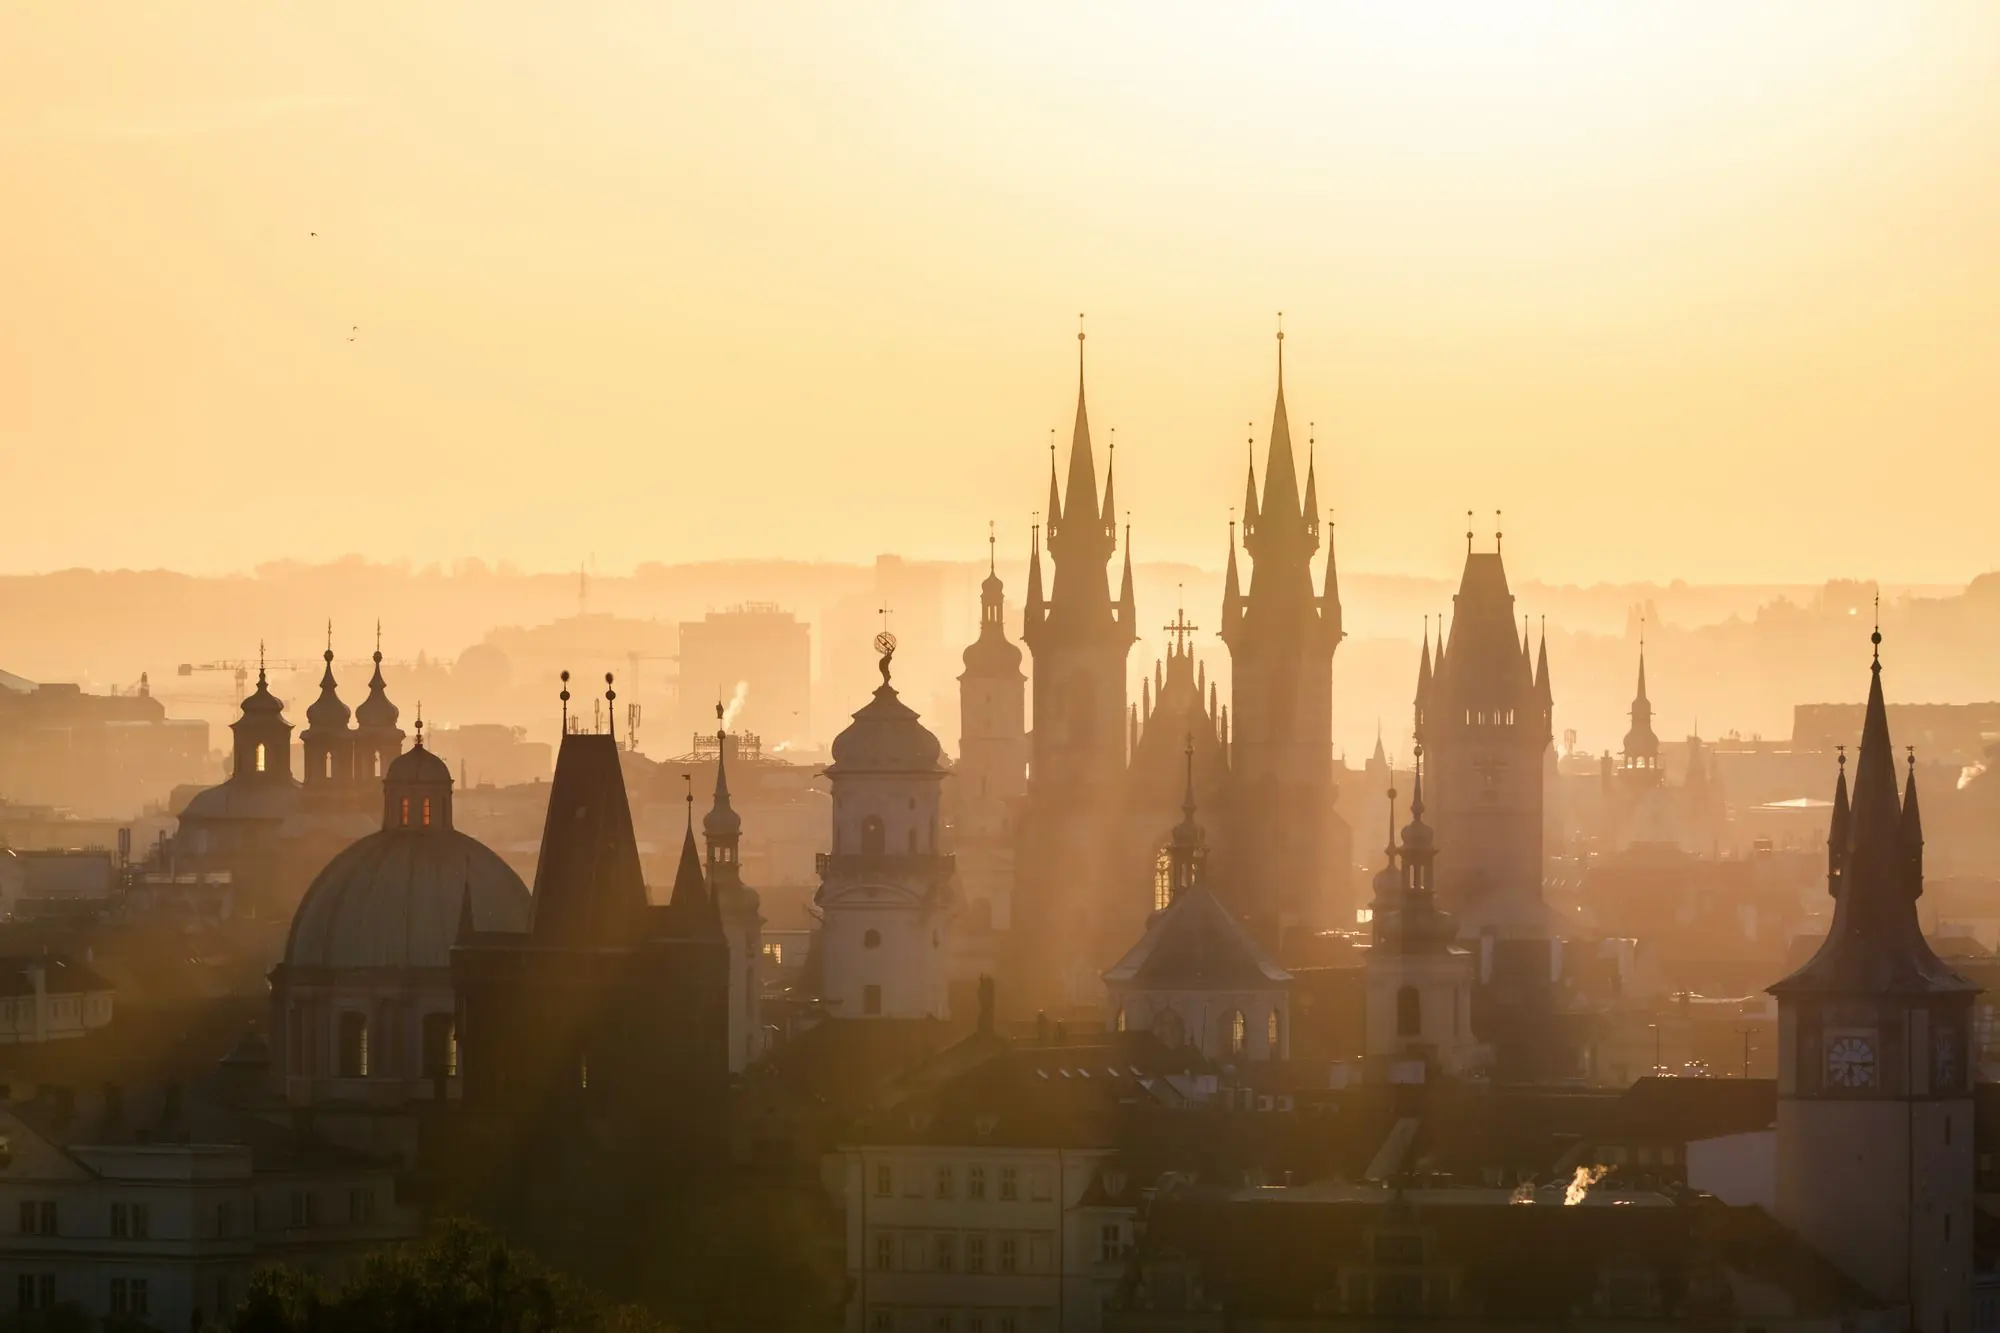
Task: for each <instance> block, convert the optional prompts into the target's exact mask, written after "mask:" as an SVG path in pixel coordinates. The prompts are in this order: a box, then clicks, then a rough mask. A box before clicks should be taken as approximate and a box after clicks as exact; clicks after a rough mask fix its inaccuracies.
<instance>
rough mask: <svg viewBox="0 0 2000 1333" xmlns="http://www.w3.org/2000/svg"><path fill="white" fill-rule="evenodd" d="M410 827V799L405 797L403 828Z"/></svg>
mask: <svg viewBox="0 0 2000 1333" xmlns="http://www.w3.org/2000/svg"><path fill="white" fill-rule="evenodd" d="M409 826H410V798H409V797H407V796H405V797H404V798H403V827H404V828H408V827H409Z"/></svg>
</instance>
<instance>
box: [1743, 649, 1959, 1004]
mask: <svg viewBox="0 0 2000 1333" xmlns="http://www.w3.org/2000/svg"><path fill="white" fill-rule="evenodd" d="M1881 641H1882V636H1881V633H1880V631H1877V632H1876V634H1875V642H1876V644H1877V645H1878V649H1877V653H1878V655H1877V657H1876V659H1875V661H1874V663H1873V665H1872V666H1871V667H1870V668H1869V682H1868V708H1867V712H1866V714H1865V716H1864V718H1863V721H1862V726H1861V753H1860V755H1859V756H1858V758H1857V760H1856V763H1855V773H1854V803H1853V807H1852V809H1851V811H1850V812H1849V814H1848V834H1847V845H1846V847H1845V848H1844V849H1842V848H1839V847H1835V848H1832V849H1830V853H1829V855H1830V859H1831V860H1833V861H1834V863H1835V865H1834V869H1835V870H1836V871H1837V875H1836V876H1830V878H1837V881H1838V885H1839V892H1838V895H1837V896H1836V898H1835V900H1834V909H1833V928H1832V930H1831V931H1829V932H1828V934H1827V938H1826V942H1825V943H1824V944H1822V945H1821V946H1820V949H1819V952H1818V953H1816V954H1814V955H1813V957H1812V959H1811V961H1809V962H1808V963H1807V964H1806V965H1805V966H1804V967H1802V968H1800V969H1799V970H1798V971H1796V972H1794V973H1792V974H1791V975H1790V976H1788V977H1786V978H1785V979H1784V980H1783V981H1780V982H1778V983H1777V984H1776V985H1774V986H1772V987H1771V988H1770V991H1771V993H1772V994H1773V995H1796V994H1802V993H1818V994H1834V995H1884V994H1902V995H1912V994H1914V995H1935V994H1964V993H1967V992H1974V991H1977V990H1978V989H1979V987H1978V986H1976V985H1974V984H1973V983H1972V982H1970V981H1967V980H1966V979H1965V978H1964V977H1961V976H1960V975H1958V973H1956V972H1954V971H1952V970H1951V968H1950V967H1948V966H1946V965H1945V963H1944V962H1943V961H1942V960H1941V959H1939V958H1938V956H1937V954H1935V953H1934V952H1932V950H1931V946H1930V944H1929V942H1928V941H1926V940H1925V939H1924V932H1923V928H1922V926H1921V925H1920V924H1919V922H1918V919H1917V898H1918V896H1919V895H1920V894H1922V893H1923V859H1922V857H1923V852H1922V847H1923V843H1922V834H1921V831H1920V830H1918V829H1916V827H1915V821H1914V820H1911V821H1910V822H1909V823H1908V824H1907V825H1906V823H1905V820H1904V813H1903V802H1900V801H1898V799H1897V796H1896V759H1895V754H1894V752H1893V749H1892V747H1891V745H1890V742H1889V715H1888V709H1887V707H1886V706H1885V705H1884V703H1883V701H1882V660H1881V657H1880V655H1879V652H1880V649H1879V645H1880V643H1881ZM1909 796H1910V799H1911V800H1912V801H1913V800H1914V798H1915V796H1916V779H1915V777H1914V776H1912V778H1911V780H1910V791H1909Z"/></svg>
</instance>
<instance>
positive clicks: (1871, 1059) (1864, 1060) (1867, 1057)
mask: <svg viewBox="0 0 2000 1333" xmlns="http://www.w3.org/2000/svg"><path fill="white" fill-rule="evenodd" d="M1826 1081H1827V1082H1828V1083H1829V1084H1831V1085H1833V1086H1834V1087H1836V1088H1872V1087H1874V1086H1875V1043H1874V1042H1872V1041H1870V1040H1869V1039H1868V1038H1866V1037H1858V1036H1851V1035H1850V1036H1840V1037H1835V1038H1833V1039H1832V1040H1831V1041H1829V1042H1828V1043H1827V1047H1826Z"/></svg>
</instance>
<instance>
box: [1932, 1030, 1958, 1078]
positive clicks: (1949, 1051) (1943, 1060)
mask: <svg viewBox="0 0 2000 1333" xmlns="http://www.w3.org/2000/svg"><path fill="white" fill-rule="evenodd" d="M1958 1078H1959V1073H1958V1034H1957V1033H1956V1032H1954V1031H1952V1030H1951V1029H1950V1028H1939V1029H1937V1030H1936V1031H1935V1032H1933V1033H1931V1089H1932V1091H1934V1092H1956V1091H1957V1090H1958Z"/></svg>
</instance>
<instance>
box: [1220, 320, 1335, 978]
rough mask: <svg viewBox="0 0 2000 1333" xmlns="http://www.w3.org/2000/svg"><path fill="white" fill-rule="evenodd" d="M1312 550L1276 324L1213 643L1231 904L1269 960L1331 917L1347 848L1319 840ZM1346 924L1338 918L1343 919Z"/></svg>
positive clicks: (1330, 593) (1328, 763)
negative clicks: (1227, 681)
mask: <svg viewBox="0 0 2000 1333" xmlns="http://www.w3.org/2000/svg"><path fill="white" fill-rule="evenodd" d="M1319 547H1320V515H1319V477H1318V467H1317V460H1316V459H1315V458H1314V456H1313V452H1312V449H1311V443H1310V441H1309V443H1308V452H1307V455H1306V483H1305V494H1304V496H1303V497H1301V496H1300V494H1299V481H1298V471H1297V468H1296V466H1295V462H1294V459H1293V456H1292V428H1291V422H1290V420H1289V419H1288V418H1287V416H1286V413H1285V333H1284V330H1283V329H1282V328H1281V329H1279V330H1278V397H1277V403H1276V405H1275V406H1274V407H1273V408H1272V410H1271V443H1270V450H1269V452H1268V453H1267V454H1266V455H1265V461H1264V494H1263V496H1262V498H1261V499H1260V498H1259V496H1258V494H1257V469H1256V466H1255V464H1254V463H1253V464H1252V465H1251V466H1250V469H1249V472H1248V477H1247V480H1246V482H1245V484H1244V494H1243V551H1244V554H1246V555H1248V556H1249V557H1250V562H1251V574H1250V585H1249V588H1248V590H1247V591H1244V590H1240V589H1239V583H1238V576H1237V572H1236V540H1235V534H1234V533H1233V532H1232V533H1231V539H1230V544H1229V562H1228V568H1227V572H1226V573H1225V575H1224V583H1223V595H1222V630H1221V633H1222V641H1223V643H1225V644H1227V645H1228V647H1229V660H1230V663H1231V666H1232V675H1233V679H1232V681H1231V685H1230V699H1231V705H1232V709H1231V711H1232V717H1231V735H1230V747H1229V751H1230V755H1229V759H1230V783H1231V807H1230V808H1231V813H1232V815H1233V816H1234V818H1233V821H1232V823H1233V827H1232V829H1231V835H1230V839H1229V842H1230V849H1231V859H1232V869H1231V874H1230V880H1231V883H1232V884H1233V885H1234V886H1235V890H1236V893H1235V901H1234V906H1235V907H1236V910H1237V911H1238V912H1239V913H1241V914H1242V915H1243V916H1244V918H1245V919H1247V920H1248V921H1249V922H1250V924H1251V927H1252V929H1253V930H1254V931H1255V932H1256V933H1257V935H1258V936H1259V938H1260V939H1262V940H1263V942H1264V945H1265V947H1266V948H1269V949H1274V950H1278V951H1279V952H1280V954H1281V956H1282V953H1283V947H1284V943H1283V942H1284V937H1285V935H1286V933H1287V932H1290V931H1294V930H1297V931H1303V932H1308V933H1309V932H1312V931H1317V930H1321V929H1324V928H1325V927H1327V926H1328V925H1330V924H1333V923H1334V922H1336V921H1337V920H1339V919H1341V918H1342V917H1343V916H1345V914H1346V911H1347V909H1348V908H1349V907H1350V906H1351V904H1350V903H1349V902H1348V896H1349V889H1350V886H1349V884H1348V878H1349V867H1348V865H1347V864H1346V861H1347V854H1348V850H1349V848H1348V844H1347V840H1346V839H1345V838H1340V837H1334V836H1332V825H1333V822H1334V818H1335V816H1334V813H1333V805H1334V801H1335V799H1336V797H1337V795H1338V793H1337V792H1336V790H1335V788H1334V785H1333V653H1334V649H1336V648H1338V647H1339V646H1340V640H1341V638H1342V637H1343V631H1342V629H1341V615H1340V583H1339V576H1338V572H1337V569H1336V566H1335V563H1334V558H1333V552H1332V550H1331V544H1330V543H1329V549H1328V551H1327V557H1326V569H1325V574H1324V582H1323V584H1322V586H1321V588H1320V590H1319V591H1318V592H1317V593H1315V592H1314V590H1313V572H1312V560H1313V556H1314V555H1315V554H1316V553H1317V552H1318V550H1319ZM1348 919H1351V918H1348Z"/></svg>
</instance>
